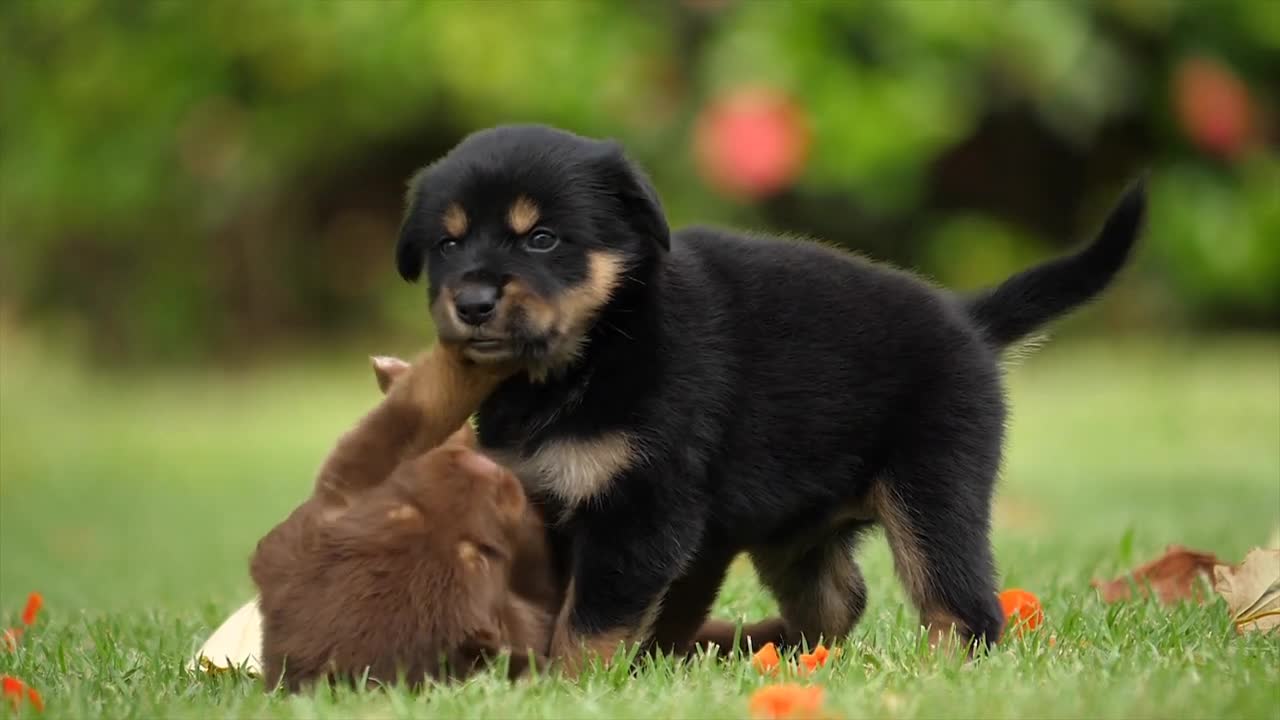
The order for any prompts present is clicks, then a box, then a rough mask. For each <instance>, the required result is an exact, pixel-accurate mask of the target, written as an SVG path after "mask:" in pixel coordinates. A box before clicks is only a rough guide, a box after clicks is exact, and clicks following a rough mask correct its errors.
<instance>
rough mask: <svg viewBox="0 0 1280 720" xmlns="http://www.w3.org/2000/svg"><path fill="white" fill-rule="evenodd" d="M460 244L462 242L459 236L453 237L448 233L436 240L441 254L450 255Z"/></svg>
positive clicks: (437, 250)
mask: <svg viewBox="0 0 1280 720" xmlns="http://www.w3.org/2000/svg"><path fill="white" fill-rule="evenodd" d="M459 244H460V243H459V242H458V239H457V238H452V237H449V236H447V235H446V236H445V237H442V238H440V239H439V240H437V241H436V252H438V253H440V254H441V255H448V254H449V253H451V252H453V251H454V250H457V249H458V245H459Z"/></svg>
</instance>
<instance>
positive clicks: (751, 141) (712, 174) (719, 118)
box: [693, 87, 810, 199]
mask: <svg viewBox="0 0 1280 720" xmlns="http://www.w3.org/2000/svg"><path fill="white" fill-rule="evenodd" d="M809 141H810V137H809V127H808V123H807V121H806V119H805V117H804V110H803V109H802V108H801V107H800V106H799V105H798V104H797V103H796V102H795V101H794V100H793V99H792V98H791V97H789V96H787V95H786V94H784V93H782V92H780V91H778V90H775V89H773V88H768V87H744V88H738V89H735V90H732V91H730V92H728V93H726V94H724V95H721V96H719V97H717V98H715V99H714V100H713V101H712V102H711V104H710V105H708V106H707V107H705V108H704V109H703V110H702V112H701V113H700V114H699V116H698V121H697V125H696V127H695V128H694V136H693V143H694V153H695V159H696V160H697V164H698V169H699V171H700V172H701V173H702V175H703V177H704V178H705V179H706V180H707V181H708V182H709V183H710V184H711V185H712V186H713V187H715V188H716V189H717V190H719V191H720V192H722V193H724V194H726V195H730V196H737V197H742V198H745V199H758V198H762V197H767V196H769V195H773V194H775V193H777V192H779V191H781V190H783V189H784V188H786V187H788V186H790V185H791V184H792V183H793V182H794V181H795V179H796V178H797V177H799V175H800V173H801V172H802V171H803V170H804V166H805V161H806V159H807V156H808V151H809Z"/></svg>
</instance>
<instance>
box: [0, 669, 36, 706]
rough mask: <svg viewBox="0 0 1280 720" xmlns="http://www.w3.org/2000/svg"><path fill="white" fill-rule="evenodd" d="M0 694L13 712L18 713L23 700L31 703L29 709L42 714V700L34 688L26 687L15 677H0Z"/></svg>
mask: <svg viewBox="0 0 1280 720" xmlns="http://www.w3.org/2000/svg"><path fill="white" fill-rule="evenodd" d="M0 694H3V695H4V697H5V698H6V699H8V701H9V706H10V707H12V708H13V711H14V712H17V711H18V706H19V705H20V704H22V701H23V699H24V698H25V699H26V700H27V702H30V703H31V707H33V708H35V709H36V710H38V711H39V712H44V698H42V697H40V693H38V692H36V690H35V688H32V687H28V686H27V684H26V683H24V682H22V681H21V680H19V679H18V678H16V677H11V676H9V675H4V676H2V677H0Z"/></svg>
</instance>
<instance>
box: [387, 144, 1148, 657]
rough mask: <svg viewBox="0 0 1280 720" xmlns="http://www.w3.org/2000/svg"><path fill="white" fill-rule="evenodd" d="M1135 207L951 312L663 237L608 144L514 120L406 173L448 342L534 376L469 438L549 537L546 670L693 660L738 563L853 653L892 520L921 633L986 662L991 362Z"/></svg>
mask: <svg viewBox="0 0 1280 720" xmlns="http://www.w3.org/2000/svg"><path fill="white" fill-rule="evenodd" d="M1144 198H1145V194H1144V191H1143V189H1142V186H1141V185H1137V186H1135V187H1134V188H1133V189H1131V190H1130V191H1129V192H1128V193H1127V194H1126V195H1125V196H1124V198H1123V199H1122V200H1121V202H1120V204H1119V205H1118V206H1117V208H1116V209H1115V210H1114V211H1113V212H1112V214H1111V216H1110V217H1109V218H1108V219H1107V221H1106V223H1105V225H1104V226H1103V228H1102V231H1101V232H1100V234H1099V235H1098V236H1097V238H1096V239H1095V240H1094V241H1093V242H1092V243H1091V244H1090V245H1088V246H1087V247H1085V248H1083V249H1082V250H1080V251H1078V252H1076V253H1075V254H1072V255H1069V256H1066V257H1063V258H1060V259H1057V260H1053V261H1051V262H1048V263H1046V264H1043V265H1040V266H1038V267H1035V268H1032V269H1029V270H1027V271H1024V272H1022V273H1020V274H1018V275H1015V276H1014V277H1012V278H1010V279H1009V280H1007V281H1006V282H1004V283H1003V284H1001V285H999V286H998V287H996V288H994V289H992V290H988V291H984V292H980V293H976V294H973V295H968V296H961V295H958V294H956V293H953V292H950V291H947V290H943V289H939V288H937V287H934V286H932V285H930V284H928V283H927V282H924V281H923V280H921V279H919V278H917V277H916V276H914V275H911V274H909V273H907V272H902V271H899V270H895V269H892V268H888V267H885V266H882V265H878V264H875V263H873V262H869V261H866V260H863V259H861V258H858V257H854V256H851V255H849V254H846V253H842V252H838V251H836V250H833V249H830V248H828V247H824V246H822V245H818V244H814V243H808V242H798V241H791V240H781V239H774V238H766V237H759V236H753V235H747V234H742V233H736V232H730V231H725V230H717V229H711V228H701V227H700V228H690V229H686V230H682V231H680V232H677V233H675V234H670V233H669V231H668V228H667V223H666V220H665V219H664V216H663V213H662V209H661V207H660V205H659V202H658V199H657V194H656V193H655V192H654V190H653V189H652V188H651V187H650V185H649V183H648V181H647V180H646V179H645V177H644V175H643V174H642V173H641V172H639V171H638V170H637V169H636V168H635V167H634V166H633V165H632V164H631V163H630V162H629V161H628V160H627V159H625V157H624V155H623V153H622V151H621V149H620V148H619V147H618V146H617V145H616V144H613V143H610V142H603V141H596V140H591V139H586V138H582V137H578V136H575V135H572V134H570V133H567V132H562V131H559V130H554V129H550V128H545V127H539V126H508V127H501V128H496V129H490V130H485V131H482V132H479V133H476V134H474V135H472V136H470V137H468V138H467V139H466V140H464V141H463V142H462V143H461V144H460V145H458V146H457V147H456V148H455V149H454V150H453V151H452V152H450V153H449V154H448V155H447V156H445V157H444V158H443V159H441V160H440V161H438V162H437V163H435V164H434V165H432V166H430V167H428V168H426V169H425V170H424V171H423V172H422V173H420V174H419V175H418V176H417V177H416V178H415V180H414V182H413V183H412V186H411V190H410V195H409V208H408V212H407V215H406V220H405V223H404V226H403V230H402V235H401V237H400V241H399V244H398V247H397V261H398V265H399V269H400V272H401V274H402V275H403V276H404V277H405V278H406V279H410V280H412V279H415V278H417V277H418V276H419V274H420V273H421V270H422V269H423V267H424V266H425V268H426V270H427V275H428V278H429V284H430V287H429V293H428V295H429V300H430V303H431V307H432V313H433V315H434V317H435V319H436V324H437V327H438V329H439V332H440V333H441V335H442V336H443V337H447V338H448V339H451V340H455V341H465V342H469V343H470V345H469V348H470V349H469V350H468V353H469V354H470V355H471V356H472V357H473V359H476V360H491V359H492V360H497V359H509V358H511V357H518V358H520V359H521V360H522V361H523V362H524V363H525V365H526V366H527V367H528V368H529V372H528V373H527V374H522V375H519V376H517V377H515V378H513V379H511V380H508V381H507V382H506V383H505V384H503V385H502V386H500V387H499V388H498V390H497V391H496V392H495V393H494V394H493V395H492V396H490V398H489V399H488V400H487V401H486V402H485V403H484V405H483V406H482V408H481V410H480V414H479V429H480V438H481V443H482V444H483V445H484V446H486V447H487V448H490V449H492V451H494V452H496V453H499V454H500V456H502V457H504V459H505V460H506V461H507V462H508V464H510V465H511V466H512V467H513V468H516V469H517V472H518V474H520V476H521V478H522V480H523V481H524V483H525V484H526V486H527V488H528V490H529V491H530V493H531V494H533V495H534V496H536V497H538V498H539V499H540V500H541V501H542V503H543V504H544V505H545V506H547V507H550V508H551V509H552V512H553V517H554V518H556V520H555V521H554V522H553V526H554V528H553V531H554V532H553V534H554V536H555V538H556V543H557V547H558V548H559V553H560V557H561V559H562V561H563V562H564V563H565V564H566V566H567V569H568V570H569V571H570V573H569V577H571V578H572V579H573V584H572V592H571V593H570V597H569V599H568V600H567V601H566V606H565V608H564V610H563V612H562V615H561V619H560V624H559V626H558V628H557V631H556V640H555V641H554V642H553V652H556V653H557V654H558V655H561V656H566V657H568V656H575V655H576V654H577V653H578V649H579V648H580V647H581V643H582V642H583V641H586V645H587V646H588V647H589V648H591V649H595V650H597V651H601V652H604V653H610V652H612V646H616V643H617V642H618V641H619V640H631V641H641V642H645V643H652V642H656V643H657V644H659V645H660V646H665V647H670V646H677V645H681V644H683V643H686V642H687V641H688V639H689V638H690V637H691V636H692V634H693V632H694V630H696V628H697V627H698V624H699V623H701V621H702V619H703V617H704V616H705V614H706V609H707V608H708V607H709V606H710V604H711V603H712V601H713V599H714V597H715V594H716V592H717V590H718V588H719V585H720V583H721V580H722V579H723V577H724V573H725V571H726V568H727V566H728V563H729V561H730V560H731V559H732V558H733V557H734V555H735V554H736V553H738V552H740V551H743V550H745V551H747V552H748V553H749V554H750V555H751V557H752V559H753V561H754V563H755V565H756V567H757V570H758V571H759V574H760V576H761V578H762V580H763V582H764V583H765V584H766V585H767V586H768V587H769V588H770V590H771V591H772V592H773V593H774V594H775V595H776V596H777V598H778V600H779V604H780V606H781V608H782V614H783V619H784V620H785V624H786V634H787V636H788V638H790V639H792V640H796V639H798V638H799V637H800V636H801V635H803V636H806V637H807V638H808V640H809V642H813V641H816V639H817V638H818V637H819V636H825V637H826V638H828V639H833V638H839V637H842V636H843V635H845V634H846V633H847V632H848V631H849V630H850V628H851V627H852V626H853V624H854V623H855V622H856V621H857V619H858V617H859V616H860V615H861V613H862V611H863V609H864V606H865V588H864V584H863V581H862V577H861V575H860V573H859V571H858V568H857V565H856V564H855V563H854V561H853V559H852V557H853V551H854V545H855V543H856V542H857V540H858V538H859V537H860V536H861V535H862V534H863V533H864V531H865V530H866V529H867V528H869V527H871V526H872V525H874V524H880V525H882V526H883V527H884V528H885V531H886V535H887V538H888V540H889V543H890V545H891V547H892V550H893V554H894V559H895V565H896V568H897V571H898V574H899V576H900V578H901V579H902V581H903V583H904V585H905V586H906V588H907V590H908V592H909V593H910V595H911V597H912V598H913V600H914V602H915V603H916V605H917V606H918V608H919V610H920V612H921V617H922V621H923V623H924V624H925V625H927V626H928V627H930V629H931V631H932V632H933V633H941V632H946V631H947V630H950V629H951V628H952V627H954V628H955V630H956V631H957V632H958V633H959V634H960V635H961V636H962V637H963V638H965V639H966V640H970V641H985V642H987V643H991V642H994V641H995V640H996V639H997V638H998V636H999V634H1000V631H1001V627H1002V620H1003V619H1002V617H1001V612H1000V607H999V604H998V603H997V601H996V594H995V591H996V577H995V575H996V570H995V564H994V562H993V559H992V554H991V546H990V544H989V540H988V534H989V527H990V506H991V498H992V489H993V485H994V482H995V478H996V474H997V472H998V470H999V467H1000V462H1001V451H1002V443H1003V439H1004V426H1005V419H1006V410H1005V399H1004V390H1003V387H1002V381H1001V369H1000V356H1001V352H1002V351H1003V350H1004V349H1005V348H1006V347H1007V346H1009V345H1010V344H1011V343H1014V342H1016V341H1018V340H1019V339H1021V338H1023V337H1025V336H1026V335H1027V334H1029V333H1030V332H1032V331H1034V330H1035V329H1036V328H1038V327H1040V326H1042V325H1043V324H1045V323H1047V322H1048V321H1050V320H1052V319H1054V318H1056V317H1058V316H1060V315H1063V314H1064V313H1066V312H1068V311H1070V310H1071V309H1073V308H1075V307H1076V306H1078V305H1080V304H1082V303H1084V302H1086V301H1088V300H1090V299H1091V298H1093V297H1094V296H1096V295H1097V294H1098V293H1099V292H1100V291H1101V290H1102V289H1103V288H1105V287H1106V286H1107V284H1108V283H1109V282H1110V281H1111V280H1112V278H1113V277H1114V275H1115V274H1116V273H1117V271H1118V270H1119V269H1120V268H1121V266H1122V265H1123V264H1124V262H1125V260H1126V258H1127V257H1128V255H1129V253H1130V249H1131V247H1132V245H1133V243H1134V241H1135V238H1136V236H1137V235H1138V233H1139V228H1140V224H1141V221H1142V216H1143V213H1144V206H1145V199H1144ZM477 298H479V301H478V302H477ZM460 306H462V307H465V308H466V309H467V312H466V313H462V314H460V311H459V307H460ZM477 308H478V311H477ZM463 314H465V315H466V316H467V318H469V320H468V319H466V318H464V317H463ZM502 453H505V455H501V454H502ZM664 608H668V609H667V610H664Z"/></svg>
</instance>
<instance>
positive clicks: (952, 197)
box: [0, 0, 1280, 360]
mask: <svg viewBox="0 0 1280 720" xmlns="http://www.w3.org/2000/svg"><path fill="white" fill-rule="evenodd" d="M0 38H3V42H2V43H0V72H2V73H3V75H2V77H0V87H3V92H4V101H3V104H2V105H0V123H2V125H0V158H2V159H3V167H2V168H0V182H2V183H3V185H2V188H0V192H2V193H3V194H2V196H0V200H2V203H3V204H2V206H0V210H2V213H0V236H2V238H3V246H2V247H3V250H2V254H0V308H2V309H3V310H4V311H5V313H6V314H7V315H11V316H17V317H18V318H19V319H20V321H22V322H25V323H28V324H36V325H39V326H41V327H45V328H47V329H50V330H56V331H61V332H66V333H68V334H69V335H70V336H71V337H73V338H80V339H83V340H85V341H87V343H88V344H87V345H86V347H85V349H86V351H87V352H89V353H90V354H91V355H92V356H93V357H95V358H96V359H100V360H113V359H115V360H118V359H136V358H138V357H142V356H149V357H152V358H166V359H173V358H177V357H181V356H187V357H203V356H206V355H208V354H209V353H214V352H222V351H226V350H229V349H235V348H250V349H261V348H263V347H268V346H269V343H268V342H267V338H274V339H292V338H296V337H299V336H308V335H311V336H315V335H318V334H320V333H323V334H324V336H325V337H334V336H336V335H338V334H342V333H350V332H361V331H366V330H369V329H383V330H395V329H400V330H410V331H415V332H416V331H417V330H418V328H419V325H420V324H421V323H423V322H424V320H423V319H422V313H421V305H422V296H421V291H420V290H413V291H409V290H406V289H405V288H404V287H403V286H402V285H400V283H399V282H398V281H397V280H396V279H395V276H394V274H393V273H392V263H391V261H390V252H391V250H390V249H391V245H392V243H393V241H394V234H395V227H396V225H397V223H398V221H399V203H400V200H401V195H402V188H403V182H404V179H405V178H407V177H408V175H409V174H410V172H411V171H412V170H413V169H414V168H415V167H417V166H420V165H422V164H424V163H426V162H428V161H430V160H431V159H432V158H433V157H435V156H437V155H438V154H440V153H441V152H443V151H445V150H447V149H448V147H450V146H451V145H452V144H453V143H454V142H456V141H457V140H458V139H459V138H460V137H461V136H462V135H464V134H465V133H466V132H468V131H470V130H473V129H476V128H478V127H483V126H487V125H492V124H497V123H501V122H511V121H539V122H548V123H553V124H556V125H560V126H564V127H567V128H570V129H573V130H575V131H578V132H582V133H586V134H592V135H608V136H614V137H618V138H620V139H622V140H623V141H624V142H625V143H626V144H627V146H628V147H629V148H630V149H631V151H632V152H633V154H634V155H635V156H636V158H637V159H638V160H640V162H642V163H643V164H644V165H645V166H646V167H648V168H649V169H650V170H651V172H652V174H653V175H654V178H655V181H656V182H657V184H658V187H659V189H660V191H661V192H662V195H663V197H664V200H665V201H666V203H667V205H668V210H669V212H670V214H671V215H672V218H673V220H674V221H675V223H676V224H677V225H678V224H682V223H685V222H690V221H694V220H699V221H718V222H732V223H736V224H743V225H753V226H761V227H767V228H772V229H776V230H786V231H796V232H807V233H812V234H818V235H822V236H824V237H826V238H827V239H829V240H832V241H836V242H841V243H844V244H847V245H849V246H850V247H853V248H856V249H861V250H864V251H866V252H868V253H870V254H873V255H876V256H878V257H883V258H885V259H888V260H892V261H894V262H899V263H904V264H911V265H914V266H917V267H920V268H922V269H923V270H925V271H926V272H928V273H930V274H932V275H933V276H934V277H937V278H938V279H940V280H942V281H945V282H952V283H957V284H961V285H972V284H977V283H986V282H991V281H994V280H997V279H999V278H1000V277H1001V276H1002V275H1003V274H1006V273H1007V272H1009V271H1011V270H1013V269H1015V268H1017V267H1019V266H1021V265H1023V264H1025V263H1027V262H1030V261H1032V260H1034V259H1035V258H1038V257H1041V256H1042V255H1044V254H1045V253H1048V252H1050V251H1052V250H1053V249H1054V248H1055V247H1058V246H1061V245H1063V244H1065V243H1069V242H1072V241H1074V240H1077V239H1079V238H1080V237H1081V236H1083V235H1086V234H1088V233H1089V232H1091V231H1092V229H1093V224H1094V223H1096V222H1097V220H1098V218H1099V217H1100V216H1101V214H1102V212H1103V210H1104V205H1105V204H1106V203H1108V202H1110V201H1111V200H1112V198H1113V196H1114V194H1115V193H1116V192H1117V191H1118V189H1119V186H1120V185H1121V184H1122V183H1124V182H1125V181H1127V180H1128V179H1129V178H1130V177H1131V176H1132V175H1133V174H1134V173H1135V172H1136V171H1137V170H1138V169H1139V168H1143V167H1146V168H1149V169H1150V170H1151V171H1152V173H1153V181H1152V187H1153V213H1152V223H1151V228H1152V230H1151V233H1150V234H1149V238H1150V239H1149V241H1148V251H1145V252H1144V254H1143V258H1142V259H1143V262H1144V264H1145V268H1144V272H1143V273H1142V275H1141V278H1142V280H1141V282H1139V283H1136V285H1137V286H1138V287H1140V289H1141V291H1140V292H1138V291H1134V292H1133V293H1132V297H1130V298H1129V299H1128V300H1127V301H1126V302H1128V303H1129V305H1130V306H1132V308H1136V309H1134V310H1133V311H1132V312H1129V313H1128V314H1129V315H1131V316H1135V317H1137V318H1138V319H1139V320H1140V321H1141V322H1147V323H1151V322H1157V323H1163V322H1181V321H1182V320H1185V319H1191V320H1197V321H1201V322H1215V323H1230V324H1235V323H1242V322H1245V323H1255V324H1256V323H1261V324H1264V325H1266V326H1268V327H1275V326H1276V324H1277V318H1280V240H1278V239H1280V209H1277V208H1278V207H1280V203H1278V202H1277V199H1278V198H1277V192H1278V191H1277V188H1280V164H1278V161H1277V156H1276V153H1275V150H1274V139H1275V138H1274V128H1273V126H1271V125H1270V124H1269V123H1270V122H1271V118H1273V117H1274V112H1275V109H1276V108H1275V103H1274V101H1275V96H1274V94H1273V93H1274V85H1268V81H1274V79H1275V78H1276V77H1280V61H1278V58H1280V3H1276V2H1266V1H1259V2H1230V3H1196V2H1174V1H1173V0H1150V1H1147V0H1109V1H1105V2H1096V3H1066V2H1062V3H1059V2H1036V1H1034V0H1032V1H1028V2H996V1H994V0H992V1H990V2H970V1H958V2H923V1H922V2H894V1H891V0H864V1H861V2H830V3H821V2H806V3H795V4H793V3H782V2H776V3H775V2H744V1H736V2H735V1H725V0H700V1H698V2H694V1H688V2H674V1H670V2H653V3H605V2H574V1H569V0H566V1H563V2H555V1H550V2H484V3H444V2H427V3H411V2H372V1H367V2H366V1H359V0H344V1H335V2H323V3H219V2H210V3H161V2H143V3H136V2H124V1H119V2H108V1H105V0H103V1H92V0H68V1H66V2H35V1H34V0H18V1H16V2H10V3H5V4H4V5H3V6H2V7H0ZM1189 58H1190V59H1207V60H1208V61H1210V62H1212V63H1217V66H1218V67H1221V68H1224V69H1225V70H1224V73H1225V75H1224V77H1225V78H1226V79H1225V80H1223V77H1219V76H1213V77H1210V78H1209V79H1208V80H1206V81H1203V82H1199V84H1196V83H1194V82H1191V83H1182V82H1180V81H1179V77H1180V75H1179V73H1181V72H1182V71H1183V70H1184V69H1185V64H1186V62H1187V60H1188V59H1189ZM1215 77H1216V78H1217V79H1215ZM1215 83H1216V84H1215ZM1232 83H1236V84H1235V85H1232ZM748 85H766V86H770V87H774V88H778V89H781V90H783V91H784V92H786V93H788V94H789V95H790V96H791V97H792V98H794V101H795V103H796V104H797V106H798V107H799V108H800V109H801V110H802V111H803V113H804V114H805V116H806V117H807V118H808V123H809V126H810V130H811V133H812V149H811V152H810V156H809V158H810V159H809V162H808V164H807V166H806V168H805V171H804V174H803V176H802V177H800V178H799V179H798V181H797V182H796V183H795V186H794V187H792V188H790V189H789V190H787V191H785V192H784V193H781V194H780V195H777V196H774V197H770V198H764V199H761V200H759V201H758V202H753V203H744V202H739V201H733V200H729V199H727V198H723V197H720V196H718V195H717V194H716V193H715V192H714V190H713V189H712V188H710V187H708V186H707V185H706V184H705V183H704V182H703V181H702V180H701V176H700V175H699V173H698V172H697V168H696V167H695V161H694V159H693V153H692V152H691V151H690V142H691V140H690V136H691V129H692V127H693V125H694V123H695V121H696V119H697V117H698V115H699V113H700V112H702V111H703V110H704V109H705V108H706V107H707V106H708V105H709V104H713V103H714V102H715V100H716V98H717V97H718V96H720V95H721V94H722V93H724V92H727V91H730V90H732V89H734V88H737V87H742V86H748ZM1224 85H1225V87H1226V89H1225V90H1224V89H1223V86H1224ZM1205 88H1207V89H1205ZM1232 88H1235V90H1236V92H1235V94H1234V95H1233V94H1232V92H1231V90H1232ZM1224 93H1225V95H1224ZM1223 97H1226V100H1223ZM1241 97H1243V100H1241V99H1240V98H1241ZM1186 108H1192V110H1191V111H1188V110H1187V109H1186ZM1195 108H1199V111H1198V112H1200V113H1201V115H1204V114H1205V113H1207V117H1208V118H1209V119H1208V120H1207V121H1205V122H1207V123H1208V124H1207V125H1205V123H1204V122H1202V123H1201V125H1199V126H1197V125H1195V122H1194V119H1192V120H1189V119H1188V112H1193V113H1194V112H1197V111H1196V110H1195ZM1241 108H1243V109H1241ZM1224 123H1225V124H1224ZM1197 127H1199V128H1200V130H1197ZM1205 127H1208V128H1209V130H1204V128H1205ZM1206 132H1208V133H1210V134H1211V135H1212V137H1209V136H1207V135H1206V134H1205V133H1206ZM1213 133H1216V134H1213ZM1224 133H1225V134H1224ZM1121 314H1123V313H1121Z"/></svg>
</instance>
